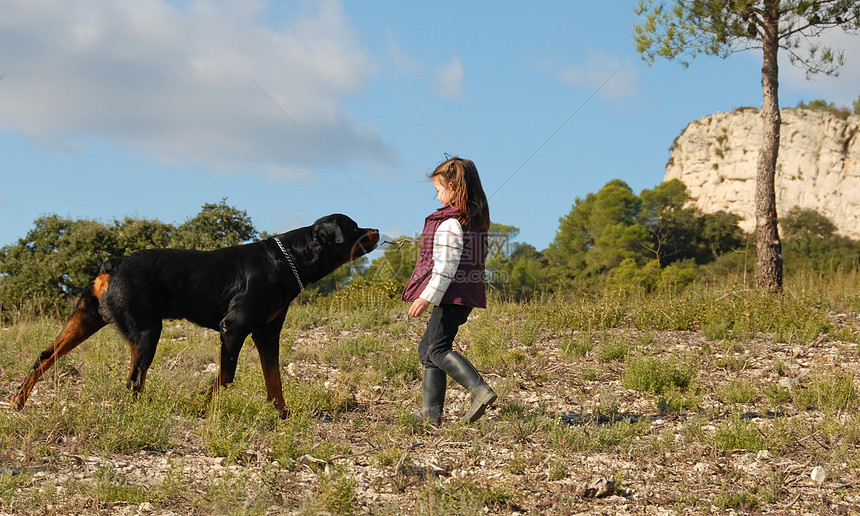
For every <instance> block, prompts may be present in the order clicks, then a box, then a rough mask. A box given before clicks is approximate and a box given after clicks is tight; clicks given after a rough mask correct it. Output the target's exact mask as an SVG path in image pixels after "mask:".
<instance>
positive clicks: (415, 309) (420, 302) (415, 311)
mask: <svg viewBox="0 0 860 516" xmlns="http://www.w3.org/2000/svg"><path fill="white" fill-rule="evenodd" d="M428 306H430V301H427V300H426V299H423V298H420V297H419V298H418V299H416V300H415V301H413V302H412V306H410V307H409V317H418V316H420V315H421V314H423V313H424V310H427V307H428Z"/></svg>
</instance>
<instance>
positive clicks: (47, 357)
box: [12, 260, 118, 409]
mask: <svg viewBox="0 0 860 516" xmlns="http://www.w3.org/2000/svg"><path fill="white" fill-rule="evenodd" d="M117 264H118V260H108V261H107V262H105V264H104V265H102V268H101V272H99V275H98V276H96V279H94V280H93V281H91V282H90V283H89V284H88V285H87V286H86V287H85V288H84V292H83V294H81V298H80V299H79V300H78V304H77V306H76V307H75V310H74V312H72V315H71V317H69V320H68V321H66V324H65V325H64V326H63V330H62V331H61V332H60V334H59V335H58V336H57V338H56V339H54V342H53V344H51V345H50V346H49V347H48V348H47V349H45V351H42V352H41V353H40V354H39V358H37V359H36V363H35V364H33V368H32V369H31V370H30V374H28V375H27V378H26V379H25V380H24V382H23V383H22V384H21V387H19V388H18V391H17V392H16V393H15V396H14V397H13V398H12V406H13V407H15V408H17V409H21V408H23V407H24V403H26V402H27V398H28V397H29V396H30V391H32V390H33V386H34V385H35V384H36V382H38V381H39V378H41V377H42V375H43V374H44V373H45V371H47V370H48V369H49V368H50V367H51V366H52V365H54V363H55V362H56V361H57V360H59V359H60V357H62V356H63V355H65V354H66V353H68V352H69V351H71V350H73V349H75V348H76V347H77V346H78V345H79V344H80V343H81V342H83V341H85V340H87V338H89V337H90V336H91V335H92V334H94V333H95V332H97V331H99V330H100V329H102V328H103V327H104V326H105V325H106V324H107V321H105V319H104V317H102V315H101V313H99V299H100V298H101V297H102V295H103V294H104V293H105V292H106V291H107V290H108V287H109V283H110V271H111V270H114V268H115V267H116V265H117Z"/></svg>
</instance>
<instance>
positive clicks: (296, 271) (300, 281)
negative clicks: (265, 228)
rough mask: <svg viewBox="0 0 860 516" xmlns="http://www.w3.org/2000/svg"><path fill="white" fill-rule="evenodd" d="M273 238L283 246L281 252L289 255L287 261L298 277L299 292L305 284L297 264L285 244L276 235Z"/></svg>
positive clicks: (279, 245)
mask: <svg viewBox="0 0 860 516" xmlns="http://www.w3.org/2000/svg"><path fill="white" fill-rule="evenodd" d="M272 240H274V241H275V243H277V244H278V247H280V248H281V252H282V253H284V256H286V257H287V262H288V263H289V264H290V268H291V269H293V275H294V276H295V277H296V281H298V282H299V292H301V291H302V290H304V289H305V284H304V283H302V278H300V277H299V271H298V270H296V264H295V263H294V262H293V258H292V256H290V253H288V252H287V249H286V248H285V247H284V244H282V243H281V241H280V240H278V239H277V238H276V237H272Z"/></svg>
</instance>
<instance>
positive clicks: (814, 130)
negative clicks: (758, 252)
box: [665, 108, 860, 239]
mask: <svg viewBox="0 0 860 516" xmlns="http://www.w3.org/2000/svg"><path fill="white" fill-rule="evenodd" d="M780 114H781V116H782V125H781V127H780V140H779V157H778V159H777V162H776V170H777V172H776V180H775V182H776V205H777V212H778V213H785V212H787V211H788V210H790V209H791V208H793V207H794V206H800V207H801V208H808V209H814V210H815V211H817V212H818V213H821V214H822V215H824V216H826V217H828V218H829V219H830V220H831V221H832V222H833V223H834V224H835V225H836V227H837V230H838V232H839V233H840V234H841V235H844V236H848V237H851V238H854V239H860V138H857V137H856V135H857V134H858V130H860V116H858V115H851V116H849V117H848V118H847V119H846V120H842V119H840V118H839V117H837V116H835V115H833V114H832V113H828V112H824V111H813V110H808V109H782V110H780ZM761 134H762V122H761V115H760V113H759V111H758V110H757V109H753V108H742V109H736V110H734V111H732V112H731V113H714V114H712V115H708V116H706V117H704V118H700V119H698V120H695V121H693V122H691V123H690V125H688V126H687V128H686V129H684V131H683V132H682V133H681V135H680V136H678V138H677V139H676V140H675V142H674V144H673V145H672V149H671V152H670V155H671V158H670V160H669V164H668V165H667V166H666V176H665V179H666V180H667V181H668V180H670V179H680V180H681V181H682V182H683V183H684V184H686V185H687V192H688V193H689V194H690V199H691V200H692V201H693V203H694V204H695V205H696V206H697V207H698V208H699V209H701V210H702V211H704V212H706V213H713V212H716V211H720V210H723V211H728V212H729V213H734V214H736V215H738V216H739V217H740V227H741V228H742V229H744V230H745V231H752V230H753V228H754V225H755V202H754V196H755V176H756V160H757V159H758V154H759V149H760V148H761Z"/></svg>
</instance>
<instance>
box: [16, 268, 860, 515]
mask: <svg viewBox="0 0 860 516" xmlns="http://www.w3.org/2000/svg"><path fill="white" fill-rule="evenodd" d="M856 279H857V278H855V277H853V276H849V277H844V278H841V279H839V280H836V279H832V280H828V279H826V278H823V279H821V283H820V284H813V283H811V282H809V281H808V280H804V281H803V282H798V283H792V282H791V281H789V282H787V284H786V291H785V293H783V294H781V295H777V296H764V295H760V294H757V293H755V292H750V291H749V290H746V289H745V288H743V287H742V286H726V285H722V286H720V287H718V288H696V289H688V290H684V291H679V292H653V293H650V294H648V295H645V294H643V293H640V292H636V291H631V292H619V291H611V290H607V291H599V290H596V289H595V290H591V291H589V292H585V293H580V292H577V293H571V294H570V295H569V296H562V295H556V296H544V297H541V298H539V299H536V300H534V301H530V302H525V303H522V304H517V303H511V302H506V301H502V300H499V299H491V302H490V306H489V308H488V309H486V310H476V311H475V312H474V313H473V315H472V316H471V318H470V320H469V322H468V323H466V324H465V325H464V326H463V327H462V329H461V332H460V335H459V337H458V340H457V343H456V347H457V349H459V350H460V351H462V352H463V353H464V355H465V356H467V357H468V358H469V359H470V360H471V361H472V362H473V363H474V364H475V366H476V367H477V368H478V370H479V371H480V372H481V373H482V374H483V375H484V377H485V379H487V380H488V381H489V382H490V383H491V385H493V386H494V388H495V389H496V390H497V392H498V393H499V394H500V398H499V401H498V403H497V405H496V406H495V407H493V408H492V409H490V410H489V411H488V413H487V417H485V418H483V419H481V420H479V421H478V422H476V423H474V424H470V425H467V424H463V423H461V422H459V421H458V419H459V416H460V415H461V414H462V412H463V411H464V410H465V409H466V407H467V406H468V403H469V397H468V394H467V393H466V392H465V391H464V390H463V389H462V388H461V387H459V386H457V385H456V384H455V382H453V381H449V386H448V390H447V397H446V405H445V415H444V417H445V420H444V422H443V425H442V428H441V429H439V430H433V429H428V428H426V427H424V425H421V424H420V422H418V421H417V420H416V419H415V418H414V417H413V416H412V413H413V411H414V410H415V409H416V408H417V407H418V406H419V405H420V396H421V394H420V381H421V379H420V370H419V366H418V360H417V357H416V354H415V353H416V351H415V349H416V346H417V342H418V340H419V339H420V336H421V334H422V332H423V330H424V326H425V324H426V316H425V317H424V318H422V319H420V320H412V319H408V318H405V317H404V316H403V314H404V312H405V309H406V307H405V306H404V305H403V304H402V303H399V302H398V301H396V300H395V299H392V298H391V297H390V296H389V293H387V291H385V290H383V289H375V288H373V287H372V286H371V287H367V288H364V289H347V291H344V292H342V293H338V294H337V295H335V296H332V297H330V298H322V299H316V300H312V301H308V302H305V303H297V304H295V306H293V307H292V308H291V310H290V313H289V314H288V317H287V321H286V323H285V327H284V331H283V333H282V337H281V355H280V360H281V366H282V367H281V371H282V379H283V391H284V397H285V401H286V404H287V408H288V409H289V412H290V416H289V417H288V418H287V419H285V420H282V419H281V418H280V415H279V413H278V411H276V410H275V409H274V407H273V406H272V405H271V404H270V403H269V402H268V401H267V400H266V397H265V388H264V382H263V378H262V372H261V368H260V365H259V358H258V356H257V353H256V350H254V349H253V345H252V343H251V342H250V341H249V342H247V343H246V346H245V348H244V349H243V351H242V354H241V355H240V360H239V366H238V369H237V375H236V381H235V382H234V384H233V385H231V386H230V387H229V388H226V389H222V390H220V391H219V392H217V393H216V394H215V395H214V396H212V397H209V396H207V395H206V394H205V393H206V391H207V389H208V387H209V385H211V382H212V380H213V377H214V373H213V372H212V371H211V365H212V364H217V363H218V336H217V334H215V333H213V332H209V331H206V330H201V329H198V328H195V327H193V326H191V325H188V324H185V323H178V322H169V323H167V324H165V331H164V335H163V336H162V339H161V342H160V344H159V349H158V352H157V354H156V359H155V362H154V364H153V366H152V369H151V370H150V375H149V378H148V381H147V385H146V389H145V390H144V392H143V393H142V395H140V396H137V397H135V396H132V395H131V394H130V393H129V392H128V391H127V390H126V389H125V387H124V384H125V376H126V375H127V367H128V349H127V344H126V343H124V342H123V341H122V339H121V338H120V337H119V336H118V335H117V334H116V332H114V331H112V330H105V331H102V332H100V333H98V334H97V335H96V336H94V337H93V338H92V339H90V340H89V341H87V342H86V343H85V344H84V345H82V346H80V348H78V349H76V350H75V351H74V352H72V353H71V354H69V355H68V356H67V357H65V358H64V359H63V360H61V361H60V363H58V364H57V365H56V366H55V367H54V368H52V369H51V371H49V373H48V374H47V375H46V377H45V378H44V379H43V381H41V382H40V383H39V384H38V386H37V388H36V390H35V391H34V392H33V395H32V396H31V399H30V401H29V402H28V405H27V407H26V408H25V410H24V411H22V412H13V411H11V410H9V409H8V408H7V407H6V406H3V407H0V512H10V513H21V514H41V513H51V512H53V513H96V512H102V513H110V512H120V511H123V510H125V509H126V508H129V507H130V508H131V509H134V510H133V511H131V510H130V511H129V512H136V511H138V509H139V507H142V506H143V504H151V505H152V506H153V507H154V508H155V510H156V511H158V510H162V509H163V510H170V511H172V512H174V513H187V514H189V515H192V514H212V513H223V514H318V513H330V514H350V513H362V514H363V513H369V514H402V513H417V514H486V513H491V514H506V513H511V512H520V513H522V514H527V513H544V512H549V513H551V510H556V511H557V512H558V511H562V512H564V511H566V512H570V513H578V512H589V511H594V512H600V511H603V512H606V511H607V510H609V509H607V507H609V505H606V503H607V502H604V501H601V500H586V499H582V498H580V497H578V496H577V495H576V494H575V487H576V486H578V485H582V484H584V483H587V482H589V481H590V480H591V479H592V478H593V477H594V476H604V477H607V478H623V479H624V481H623V486H624V488H623V490H622V492H621V494H620V496H622V497H624V499H625V502H624V503H626V504H629V505H630V507H631V508H632V509H631V510H635V511H640V512H646V511H653V509H648V507H651V506H660V507H663V508H664V509H668V510H694V511H700V512H708V511H709V510H711V509H710V508H711V507H713V508H715V509H714V510H717V511H728V510H734V511H761V512H789V513H790V512H791V511H795V510H796V511H798V512H799V513H800V512H806V513H816V512H821V511H822V510H824V509H823V506H820V505H816V504H818V503H819V502H817V501H816V500H820V499H821V496H820V495H821V494H822V493H824V491H815V489H826V488H825V487H820V486H815V485H812V484H811V483H808V482H806V483H804V482H801V481H800V480H798V479H799V478H805V477H802V475H803V470H802V467H804V465H806V464H821V465H822V466H824V467H825V468H826V469H827V471H828V475H829V478H830V479H834V481H839V482H845V483H846V484H847V485H855V484H856V483H857V482H858V480H860V461H858V460H857V459H856V457H857V456H860V391H858V387H860V382H858V372H860V355H858V351H857V342H856V341H857V340H858V339H857V335H858V334H860V328H858V325H857V324H856V321H857V320H858V314H857V311H858V310H860V293H858V289H860V287H857V285H860V282H856V281H855V280H856ZM852 281H854V283H852ZM852 285H853V288H852ZM60 324H61V323H60V322H59V321H57V320H53V319H50V318H47V317H38V318H34V317H30V318H27V317H21V318H19V319H18V322H16V323H15V324H14V325H11V326H8V327H6V328H2V329H0V381H2V383H0V401H2V400H8V399H9V398H11V395H12V393H13V391H14V390H15V388H17V385H18V383H19V382H20V381H21V379H22V378H23V375H24V373H25V372H26V371H27V370H28V369H29V368H30V367H31V365H32V363H33V360H34V359H35V357H36V355H37V354H38V353H39V352H40V351H41V350H42V349H44V348H45V346H46V345H47V343H49V342H50V341H51V339H52V338H53V337H54V336H55V334H56V333H57V332H58V330H59V327H60ZM780 379H789V380H791V382H790V383H789V384H786V386H783V385H780V384H779V383H778V382H779V380H780ZM788 385H791V386H790V387H788ZM765 451H766V452H768V453H770V454H772V456H778V457H779V461H776V460H771V461H768V460H766V459H754V460H756V461H757V462H755V464H756V465H757V466H756V467H758V468H759V469H758V470H750V471H745V470H743V469H739V468H738V467H736V464H737V463H739V461H740V457H744V456H746V455H749V456H751V457H757V456H758V455H757V454H758V453H759V452H765ZM696 464H704V465H705V466H703V468H705V470H707V471H708V473H707V474H705V473H702V474H697V473H693V472H692V467H693V465H696ZM791 468H795V469H791ZM703 471H704V470H703ZM77 475H79V476H77ZM625 491H626V492H625ZM648 492H652V493H653V492H659V493H660V497H657V498H655V497H653V496H648V495H644V494H643V493H648ZM828 493H830V492H828ZM631 494H636V496H631ZM797 494H801V495H802V496H801V498H800V499H799V501H797V502H796V503H795V504H794V505H793V506H791V507H790V508H789V509H788V510H785V507H784V504H785V503H786V502H787V501H788V500H792V499H793V498H794V496H795V495H797ZM830 494H832V493H830ZM854 495H855V493H853V492H852V491H851V490H850V489H849V490H848V492H847V494H845V495H844V496H843V497H842V498H839V497H838V496H837V497H836V498H834V499H835V500H836V501H834V502H833V503H834V504H836V505H834V507H837V508H838V507H839V505H838V504H839V503H842V502H840V501H839V500H841V499H844V500H845V502H844V503H845V504H848V505H846V506H850V503H853V502H852V501H851V500H853V498H852V496H854ZM840 496H842V495H840ZM553 508H556V509H553Z"/></svg>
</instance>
